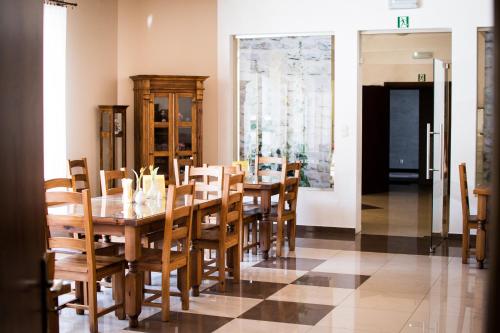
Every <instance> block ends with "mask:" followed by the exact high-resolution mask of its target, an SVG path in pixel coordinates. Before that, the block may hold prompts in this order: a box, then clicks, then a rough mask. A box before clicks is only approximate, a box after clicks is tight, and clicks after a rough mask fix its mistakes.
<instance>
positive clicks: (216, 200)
mask: <svg viewBox="0 0 500 333" xmlns="http://www.w3.org/2000/svg"><path fill="white" fill-rule="evenodd" d="M181 200H182V199H181ZM221 203H222V199H221V196H220V195H210V196H209V197H208V199H197V198H195V200H194V204H193V224H192V235H193V237H196V235H199V234H200V232H201V230H200V229H201V221H202V220H203V216H206V215H208V214H212V213H214V212H216V211H218V210H220V205H221ZM48 209H49V213H50V214H56V215H57V214H61V215H75V216H81V215H83V208H82V206H81V205H68V204H65V205H57V206H52V207H49V208H48ZM165 211H166V200H165V199H161V200H146V201H145V202H144V203H141V204H136V203H124V202H123V201H122V195H121V194H116V195H109V196H106V197H95V198H92V222H93V226H94V234H95V235H111V236H122V237H124V247H125V260H126V261H127V269H128V271H127V274H126V277H125V279H126V280H125V285H126V287H125V288H126V314H127V316H128V317H129V325H130V326H131V327H137V325H138V317H139V315H140V313H141V308H142V302H143V292H142V288H143V278H144V274H143V272H141V271H139V269H138V265H137V263H138V260H139V259H140V258H141V249H142V244H141V238H142V236H144V235H145V234H148V233H151V232H157V231H160V230H163V229H164V225H165ZM67 231H68V232H81V230H67ZM192 254H193V255H194V258H193V260H192V262H193V265H191V271H192V273H191V281H196V280H195V278H196V276H197V274H198V268H199V267H201V266H198V264H197V263H199V262H200V260H201V258H199V255H198V253H197V252H196V251H194V252H192Z"/></svg>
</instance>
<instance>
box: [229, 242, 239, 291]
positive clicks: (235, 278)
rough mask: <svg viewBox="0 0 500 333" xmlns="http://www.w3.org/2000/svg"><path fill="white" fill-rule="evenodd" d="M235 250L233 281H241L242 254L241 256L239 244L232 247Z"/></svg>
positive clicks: (233, 256)
mask: <svg viewBox="0 0 500 333" xmlns="http://www.w3.org/2000/svg"><path fill="white" fill-rule="evenodd" d="M231 251H233V255H232V259H233V265H232V266H233V267H232V269H233V282H235V283H239V282H240V259H239V258H240V256H241V247H240V246H239V245H236V246H233V248H232V249H231Z"/></svg>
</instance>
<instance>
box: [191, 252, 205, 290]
mask: <svg viewBox="0 0 500 333" xmlns="http://www.w3.org/2000/svg"><path fill="white" fill-rule="evenodd" d="M203 256H204V251H203V249H200V248H195V249H194V251H193V256H192V257H191V258H192V262H191V265H192V266H191V267H192V271H194V272H193V275H194V276H193V281H194V284H193V296H195V297H197V296H200V285H201V280H202V277H203V260H204V257H203Z"/></svg>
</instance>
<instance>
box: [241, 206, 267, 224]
mask: <svg viewBox="0 0 500 333" xmlns="http://www.w3.org/2000/svg"><path fill="white" fill-rule="evenodd" d="M260 219H262V213H261V210H260V208H253V209H247V210H244V211H243V223H244V224H246V223H250V222H254V221H257V220H260Z"/></svg>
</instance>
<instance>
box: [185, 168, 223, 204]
mask: <svg viewBox="0 0 500 333" xmlns="http://www.w3.org/2000/svg"><path fill="white" fill-rule="evenodd" d="M223 176H224V167H222V166H210V167H209V166H207V165H206V164H204V165H203V166H202V167H190V166H186V167H185V171H184V184H188V183H189V182H190V181H191V180H194V181H195V191H196V192H197V197H199V199H204V200H206V199H208V196H209V195H210V194H218V195H220V194H221V193H222V186H223Z"/></svg>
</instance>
